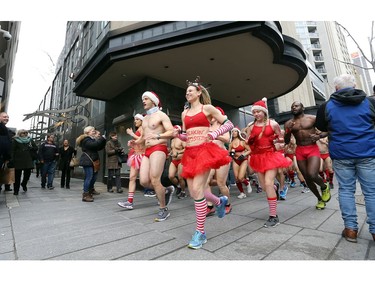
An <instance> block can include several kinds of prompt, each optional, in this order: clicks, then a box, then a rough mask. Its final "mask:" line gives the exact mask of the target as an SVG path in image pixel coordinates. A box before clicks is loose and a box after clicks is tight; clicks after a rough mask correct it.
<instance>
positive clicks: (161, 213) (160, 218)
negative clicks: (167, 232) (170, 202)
mask: <svg viewBox="0 0 375 281" xmlns="http://www.w3.org/2000/svg"><path fill="white" fill-rule="evenodd" d="M170 215H171V214H170V213H169V211H168V208H167V207H166V208H163V209H159V213H158V215H157V216H156V218H155V221H165V220H166V219H167V218H168V217H169V216H170Z"/></svg>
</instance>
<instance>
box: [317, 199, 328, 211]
mask: <svg viewBox="0 0 375 281" xmlns="http://www.w3.org/2000/svg"><path fill="white" fill-rule="evenodd" d="M315 207H316V209H318V210H323V209H324V208H325V207H326V203H324V202H323V201H319V202H318V204H316V206H315Z"/></svg>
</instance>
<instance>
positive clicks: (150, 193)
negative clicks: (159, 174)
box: [144, 190, 156, 197]
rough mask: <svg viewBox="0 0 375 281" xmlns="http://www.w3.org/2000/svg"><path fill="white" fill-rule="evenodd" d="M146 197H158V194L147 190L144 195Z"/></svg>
mask: <svg viewBox="0 0 375 281" xmlns="http://www.w3.org/2000/svg"><path fill="white" fill-rule="evenodd" d="M144 196H145V197H156V193H155V191H153V190H147V191H146V192H145V194H144Z"/></svg>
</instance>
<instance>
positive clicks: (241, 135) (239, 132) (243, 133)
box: [230, 127, 246, 142]
mask: <svg viewBox="0 0 375 281" xmlns="http://www.w3.org/2000/svg"><path fill="white" fill-rule="evenodd" d="M233 131H237V133H238V137H239V138H240V139H242V140H243V141H245V140H246V133H245V132H241V130H240V128H238V127H234V128H233V129H232V131H231V132H232V134H231V135H230V142H232V140H233Z"/></svg>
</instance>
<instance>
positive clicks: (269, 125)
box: [246, 98, 292, 227]
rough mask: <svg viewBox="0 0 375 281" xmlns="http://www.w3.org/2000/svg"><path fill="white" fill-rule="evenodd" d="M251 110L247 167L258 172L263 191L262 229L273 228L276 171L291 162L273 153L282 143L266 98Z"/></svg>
mask: <svg viewBox="0 0 375 281" xmlns="http://www.w3.org/2000/svg"><path fill="white" fill-rule="evenodd" d="M251 111H252V113H253V115H254V118H255V120H254V122H253V123H251V124H250V125H249V126H248V128H247V129H246V133H247V135H248V136H249V138H248V140H247V142H248V144H249V146H250V148H251V157H250V167H251V168H252V169H253V170H254V171H255V172H257V174H258V178H259V181H260V185H261V186H262V188H263V189H264V190H265V191H266V194H267V201H268V205H269V219H268V220H267V221H266V222H265V224H264V227H269V226H272V227H275V226H277V225H278V224H279V223H280V222H279V218H278V216H277V211H276V209H277V196H276V191H275V189H274V182H275V177H276V175H277V170H278V168H287V167H289V166H290V165H292V161H291V160H290V159H288V158H285V157H284V156H283V154H282V153H280V152H279V151H276V148H275V144H274V143H275V142H283V141H284V138H283V136H282V133H281V130H280V126H279V124H278V123H277V122H276V121H275V120H271V119H269V116H268V109H267V99H266V98H263V99H262V100H260V101H257V102H256V103H254V104H253V106H252V108H251Z"/></svg>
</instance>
